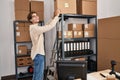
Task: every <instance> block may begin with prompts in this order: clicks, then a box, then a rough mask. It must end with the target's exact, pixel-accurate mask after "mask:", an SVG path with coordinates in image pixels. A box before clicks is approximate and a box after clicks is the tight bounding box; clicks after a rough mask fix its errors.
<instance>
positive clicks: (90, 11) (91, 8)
mask: <svg viewBox="0 0 120 80" xmlns="http://www.w3.org/2000/svg"><path fill="white" fill-rule="evenodd" d="M77 13H78V14H83V15H97V0H77Z"/></svg>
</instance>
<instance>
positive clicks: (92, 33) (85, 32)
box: [84, 31, 95, 37]
mask: <svg viewBox="0 0 120 80" xmlns="http://www.w3.org/2000/svg"><path fill="white" fill-rule="evenodd" d="M84 37H95V33H94V31H84Z"/></svg>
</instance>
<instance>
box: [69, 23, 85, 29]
mask: <svg viewBox="0 0 120 80" xmlns="http://www.w3.org/2000/svg"><path fill="white" fill-rule="evenodd" d="M68 30H80V31H82V30H83V24H68Z"/></svg>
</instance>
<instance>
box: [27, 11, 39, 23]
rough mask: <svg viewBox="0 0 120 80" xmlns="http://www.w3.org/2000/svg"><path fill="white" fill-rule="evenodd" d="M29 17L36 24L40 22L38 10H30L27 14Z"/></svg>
mask: <svg viewBox="0 0 120 80" xmlns="http://www.w3.org/2000/svg"><path fill="white" fill-rule="evenodd" d="M27 19H28V21H29V22H31V23H33V24H35V23H39V16H38V15H37V13H36V12H30V13H29V14H28V16H27Z"/></svg>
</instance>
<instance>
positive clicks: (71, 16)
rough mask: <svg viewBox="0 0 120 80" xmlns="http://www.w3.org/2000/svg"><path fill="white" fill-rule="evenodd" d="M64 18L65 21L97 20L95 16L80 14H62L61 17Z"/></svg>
mask: <svg viewBox="0 0 120 80" xmlns="http://www.w3.org/2000/svg"><path fill="white" fill-rule="evenodd" d="M62 15H63V16H64V19H67V18H89V19H90V18H95V17H96V16H94V15H80V14H61V15H60V17H62Z"/></svg>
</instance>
